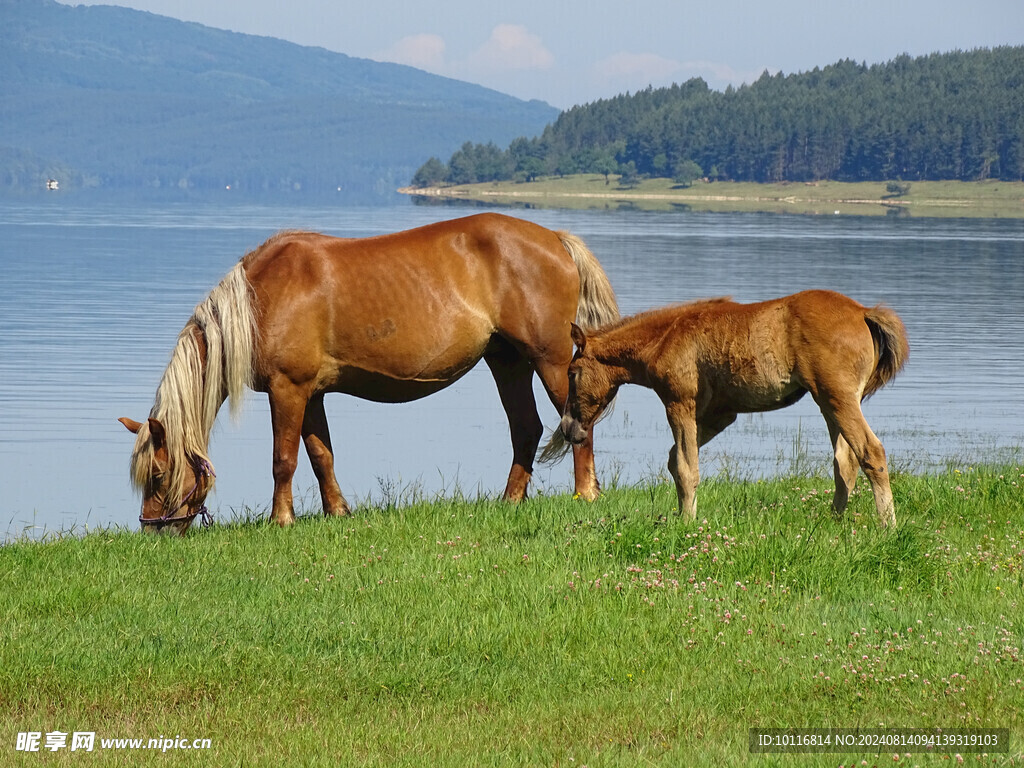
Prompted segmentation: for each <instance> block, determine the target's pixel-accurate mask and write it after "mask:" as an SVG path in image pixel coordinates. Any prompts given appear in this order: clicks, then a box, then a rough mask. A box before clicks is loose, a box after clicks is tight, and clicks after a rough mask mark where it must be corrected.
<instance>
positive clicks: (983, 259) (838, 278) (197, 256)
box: [0, 203, 1024, 537]
mask: <svg viewBox="0 0 1024 768" xmlns="http://www.w3.org/2000/svg"><path fill="white" fill-rule="evenodd" d="M470 212H471V211H469V210H465V209H456V208H439V207H420V206H414V205H411V204H410V205H402V206H396V207H388V208H363V209H352V208H348V209H335V208H295V209H290V208H280V207H189V206H169V207H165V208H154V207H144V208H131V209H127V208H124V207H115V206H106V207H104V206H92V207H76V206H73V205H72V206H68V205H65V204H61V203H50V204H48V205H45V206H43V207H39V206H35V205H33V206H31V207H30V206H27V205H13V204H4V205H0V243H2V245H0V270H2V280H0V535H3V534H4V532H5V531H6V535H7V536H8V537H10V536H18V535H22V534H23V533H24V534H28V535H39V533H40V532H41V531H60V530H67V529H76V530H83V529H85V528H93V527H97V526H104V525H111V524H113V525H125V526H130V527H136V526H137V522H136V520H137V517H138V512H139V509H138V499H137V498H136V496H135V495H134V493H133V491H132V489H131V487H130V485H129V483H128V457H129V454H130V452H131V447H132V441H133V436H131V435H129V434H128V432H126V431H125V430H124V428H123V427H122V426H121V425H120V424H118V423H117V421H116V419H117V417H119V416H131V417H133V418H136V419H142V418H144V417H145V416H146V415H147V414H148V412H149V409H150V406H151V405H152V399H153V394H154V392H155V389H156V386H157V383H158V382H159V379H160V375H161V373H162V371H163V368H164V366H165V365H166V363H167V360H168V357H169V354H170V351H171V348H172V346H173V344H174V340H175V338H176V336H177V334H178V332H179V331H180V329H181V327H182V326H183V325H184V323H185V321H186V320H187V319H188V317H189V315H190V313H191V310H192V307H193V306H194V305H195V304H196V303H198V302H199V301H200V300H201V299H202V298H203V297H204V296H205V294H206V293H207V292H208V291H209V290H210V288H212V287H213V286H214V285H215V284H216V283H217V282H218V281H219V280H220V278H221V277H222V276H223V275H224V273H225V272H227V271H228V269H230V267H231V266H232V265H233V264H234V263H235V262H236V261H237V260H238V258H240V257H241V256H242V254H244V253H245V252H246V251H247V250H249V249H251V248H253V247H255V246H256V245H258V244H259V243H260V242H262V241H263V240H264V239H266V238H267V237H268V236H269V235H271V234H272V233H273V232H275V231H277V230H278V229H283V228H310V229H316V230H320V231H323V232H327V233H329V234H334V235H341V236H348V237H358V236H365V235H373V234H379V233H383V232H391V231H397V230H401V229H407V228H409V227H414V226H418V225H421V224H426V223H428V222H431V221H436V220H439V219H445V218H454V217H456V216H460V215H464V214H467V213H470ZM513 215H516V216H521V217H523V218H527V219H531V220H533V221H536V222H538V223H540V224H542V225H544V226H547V227H549V228H552V229H569V230H571V231H573V232H575V233H576V234H578V235H580V236H582V237H583V238H584V239H585V240H586V241H587V243H588V245H589V246H590V247H591V249H592V250H593V251H594V252H595V253H596V254H597V256H598V258H599V259H600V260H601V261H602V263H603V265H604V266H605V269H606V270H607V272H608V274H609V276H610V278H611V280H612V283H613V285H614V286H615V288H616V291H617V293H618V296H619V300H620V304H621V306H622V309H623V311H624V312H625V313H632V312H635V311H638V310H641V309H646V308H650V307H653V306H658V305H662V304H667V303H672V302H679V301H687V300H691V299H696V298H702V297H710V296H719V295H726V294H728V295H732V296H733V297H735V298H736V299H737V300H739V301H757V300H761V299H766V298H771V297H775V296H781V295H784V294H787V293H792V292H794V291H797V290H801V289H804V288H812V287H816V288H830V289H834V290H838V291H841V292H843V293H847V294H849V295H850V296H852V297H854V298H855V299H857V300H858V301H861V302H862V303H865V304H874V303H879V302H884V303H886V304H889V305H890V306H892V307H894V308H895V309H896V310H897V311H898V312H899V313H900V315H901V316H902V318H903V320H904V322H905V323H906V326H907V330H908V334H909V337H910V343H911V358H910V362H909V364H908V365H907V367H906V369H905V370H904V373H903V374H902V375H901V376H900V377H899V378H898V379H897V380H896V382H895V383H894V384H893V385H892V386H890V387H889V388H887V389H885V390H883V391H882V392H880V393H879V394H877V395H876V396H875V397H874V398H872V399H871V400H870V401H869V402H868V403H867V404H866V406H865V413H866V415H867V418H868V421H869V423H870V424H871V425H872V427H873V428H874V430H875V431H876V433H878V435H879V437H880V438H881V439H882V441H883V443H884V444H885V446H886V449H887V450H888V453H889V456H890V461H891V463H892V465H893V467H894V468H896V469H900V468H906V469H914V470H923V471H927V470H929V469H935V468H942V467H944V466H947V465H950V464H953V465H967V464H970V463H972V462H980V461H997V460H1009V461H1016V460H1020V457H1021V451H1020V446H1022V445H1024V381H1022V378H1021V372H1022V370H1024V344H1022V339H1024V221H1021V220H1012V221H1011V220H929V219H922V220H917V219H909V218H902V217H901V218H870V219H869V218H846V217H839V216H834V217H833V216H829V217H798V216H782V215H761V214H697V213H637V212H627V211H615V210H609V211H585V212H566V211H540V210H518V211H514V212H513ZM539 401H540V402H541V415H542V418H543V419H544V422H545V424H546V425H547V426H548V427H549V428H552V427H554V426H555V425H556V424H557V422H558V415H557V413H556V412H555V410H554V409H553V408H551V407H550V406H549V405H548V404H547V401H546V399H541V398H539ZM327 411H328V417H329V419H330V422H331V428H332V436H333V438H334V443H335V446H336V449H337V454H338V456H337V468H338V479H339V482H340V483H341V486H342V489H343V490H344V492H345V493H346V495H347V496H348V498H349V501H350V502H356V503H358V502H360V501H366V500H368V499H372V500H376V501H381V500H391V499H393V498H394V497H395V496H396V495H401V494H402V493H405V494H409V493H413V492H422V493H425V494H427V495H432V494H435V493H438V492H445V493H449V494H451V493H454V492H456V491H461V492H462V493H464V494H467V495H476V494H477V493H484V494H492V495H493V494H498V493H500V491H501V489H502V488H503V487H504V482H505V478H506V475H507V472H508V466H509V463H510V461H511V448H510V446H509V443H508V429H507V425H506V422H505V419H504V413H503V412H502V410H501V407H500V404H499V402H498V398H497V393H496V390H495V388H494V384H493V382H492V381H491V378H490V376H489V374H488V372H487V370H486V367H485V366H483V365H482V364H481V365H480V366H479V367H478V368H476V369H474V370H473V371H472V372H471V373H470V374H469V375H467V376H466V377H465V378H464V379H463V380H461V381H460V382H458V383H457V384H456V385H454V386H453V387H451V388H449V389H448V390H445V391H443V392H441V393H439V394H437V395H434V396H432V397H430V398H427V399H425V400H420V401H418V402H416V403H411V404H405V405H380V404H374V403H368V402H364V401H360V400H356V399H355V398H351V397H346V396H343V395H332V396H329V397H328V398H327ZM596 440H597V451H598V472H599V475H600V477H601V479H602V481H603V482H605V483H606V484H607V483H609V482H612V481H613V480H614V479H617V480H618V482H623V483H624V482H635V481H638V480H643V479H647V478H650V477H652V476H655V475H659V474H663V473H664V472H665V469H664V468H665V461H666V458H667V455H668V448H669V444H670V437H669V433H668V427H667V424H666V421H665V416H664V411H663V409H662V406H661V404H660V402H659V401H658V400H657V398H656V397H655V396H654V394H653V393H652V392H650V391H649V390H643V389H640V388H637V387H626V388H624V389H623V390H622V392H621V395H620V398H619V402H618V405H617V407H616V410H615V412H614V414H613V415H612V416H611V417H610V418H608V419H607V420H605V421H604V422H603V423H602V424H601V425H600V426H599V428H598V432H597V438H596ZM828 447H829V446H828V436H827V433H826V430H825V426H824V422H823V421H822V419H821V417H820V414H818V412H817V411H816V409H815V406H814V403H813V402H812V401H811V399H810V398H805V399H804V400H803V401H801V402H800V403H798V404H797V405H795V406H793V407H792V408H789V409H787V410H784V411H777V412H774V413H770V414H764V415H753V416H741V417H740V419H739V420H738V421H737V423H736V424H735V425H734V426H732V427H730V428H729V429H728V430H726V432H725V433H724V434H722V435H720V436H719V437H718V438H716V439H715V440H714V441H713V442H712V443H710V444H709V445H708V446H706V448H705V449H704V451H703V453H702V474H703V475H704V476H705V477H706V476H708V475H711V474H714V473H716V472H728V473H730V474H731V475H736V476H741V477H759V476H766V475H771V474H777V473H782V472H787V471H790V470H792V469H802V468H805V467H808V466H809V467H810V468H812V469H813V468H828V467H830V466H831V465H830V458H829V454H828ZM211 456H212V459H213V462H214V464H215V465H216V467H217V475H218V480H217V488H216V491H215V492H214V494H212V495H211V498H210V507H211V509H213V510H214V511H215V512H217V513H219V515H220V516H221V517H222V518H223V517H230V516H231V515H232V513H233V512H235V511H239V512H240V511H243V510H247V509H256V510H261V511H265V510H266V509H267V506H268V504H269V501H270V495H271V490H272V481H271V477H270V459H271V433H270V420H269V408H268V406H267V400H266V397H265V396H264V395H260V394H253V393H250V395H249V397H248V399H247V401H246V406H245V409H244V411H243V414H242V416H241V418H240V420H239V421H238V422H237V423H234V422H232V421H231V419H230V418H229V416H228V414H227V409H226V408H225V409H224V411H223V412H222V415H221V418H220V420H219V422H218V427H217V428H216V429H215V432H214V437H213V442H212V445H211ZM570 464H571V462H569V461H568V460H566V461H564V462H563V463H561V464H559V465H557V466H555V467H553V468H550V469H547V468H544V469H540V470H539V471H538V473H537V476H536V477H535V480H536V483H535V487H534V489H533V490H534V492H535V493H536V492H538V491H540V492H545V493H556V492H562V491H565V490H568V489H569V488H570V475H571V466H570ZM295 487H296V494H297V499H298V500H299V501H300V502H301V501H302V500H304V499H305V500H308V501H309V503H310V505H317V504H318V503H319V499H318V496H317V494H316V493H314V489H315V481H314V479H313V475H312V472H311V470H310V469H309V464H308V461H307V460H306V459H305V457H304V456H302V457H301V458H300V470H299V472H298V474H297V476H296V480H295Z"/></svg>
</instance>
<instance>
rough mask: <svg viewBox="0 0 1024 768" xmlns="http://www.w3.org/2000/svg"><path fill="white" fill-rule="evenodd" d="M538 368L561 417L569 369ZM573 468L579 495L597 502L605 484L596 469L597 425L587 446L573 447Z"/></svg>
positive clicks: (553, 365)
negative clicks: (601, 481) (595, 434)
mask: <svg viewBox="0 0 1024 768" xmlns="http://www.w3.org/2000/svg"><path fill="white" fill-rule="evenodd" d="M536 368H537V375H538V376H539V377H540V380H541V383H542V384H543V385H544V389H545V391H546V392H547V393H548V397H549V398H551V403H552V405H554V406H555V408H556V409H557V410H558V413H559V414H561V413H562V412H564V411H565V401H566V400H567V399H568V398H569V375H568V366H567V365H559V364H557V363H549V362H547V361H546V360H540V361H537V363H536ZM572 467H573V479H574V481H575V488H574V490H575V492H576V495H577V496H579V497H580V498H581V499H586V500H587V501H593V500H594V499H596V498H597V497H598V496H600V495H601V484H600V483H599V482H598V481H597V471H596V470H595V469H594V426H593V425H591V426H590V429H588V430H587V436H586V438H585V439H584V440H583V442H581V443H577V444H575V445H573V447H572Z"/></svg>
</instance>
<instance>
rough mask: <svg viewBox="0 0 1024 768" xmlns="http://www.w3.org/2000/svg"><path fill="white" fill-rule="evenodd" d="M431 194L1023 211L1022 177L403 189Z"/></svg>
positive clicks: (773, 207)
mask: <svg viewBox="0 0 1024 768" xmlns="http://www.w3.org/2000/svg"><path fill="white" fill-rule="evenodd" d="M401 191H403V192H407V193H409V194H421V195H426V196H428V197H441V198H448V197H451V198H456V199H464V200H480V201H487V202H490V203H495V204H505V205H531V206H536V207H550V208H572V209H588V208H613V209H617V208H624V209H636V210H661V211H670V210H694V211H767V212H772V213H802V214H817V215H835V214H837V213H838V214H842V215H848V216H849V215H856V216H886V215H889V216H901V215H905V216H916V217H974V218H1020V217H1024V182H1005V181H982V182H959V181H915V182H911V183H910V191H909V193H908V194H906V195H903V196H900V197H893V196H892V195H890V194H889V193H888V192H887V191H886V184H885V182H858V183H844V182H837V181H820V182H815V183H809V184H802V183H783V184H755V183H752V182H728V181H719V182H713V183H704V182H697V183H695V184H694V185H693V186H691V187H687V188H681V187H679V186H678V185H676V184H675V183H674V182H673V181H672V180H671V179H645V180H643V181H641V182H640V183H639V184H638V185H637V186H636V187H630V188H626V187H622V186H620V185H619V183H618V179H616V177H614V176H613V177H611V179H610V183H608V184H606V183H605V178H604V176H600V175H578V176H566V177H563V178H553V177H552V178H544V179H540V180H538V181H534V182H530V183H515V182H492V183H486V184H466V185H460V186H451V187H442V188H431V189H428V190H413V189H406V190H401Z"/></svg>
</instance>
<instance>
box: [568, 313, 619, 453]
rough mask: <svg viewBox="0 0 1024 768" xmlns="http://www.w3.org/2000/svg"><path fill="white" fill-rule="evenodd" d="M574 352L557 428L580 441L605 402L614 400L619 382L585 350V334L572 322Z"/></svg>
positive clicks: (599, 414)
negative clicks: (564, 400)
mask: <svg viewBox="0 0 1024 768" xmlns="http://www.w3.org/2000/svg"><path fill="white" fill-rule="evenodd" d="M572 340H573V343H574V344H575V345H576V354H575V355H574V356H573V358H572V362H571V363H570V364H569V399H568V400H567V401H566V403H565V411H563V413H562V422H561V424H559V427H558V428H559V429H560V430H561V431H562V434H563V435H564V436H565V439H566V440H568V441H569V442H570V443H573V444H574V445H575V444H578V443H582V442H583V441H584V440H585V439H586V437H587V433H588V432H589V431H590V430H591V428H593V426H594V423H595V422H596V421H597V420H598V419H600V418H601V414H602V413H604V410H605V408H607V407H608V404H609V403H611V401H612V400H614V399H615V395H616V393H617V392H618V391H619V384H618V382H616V381H613V379H612V377H611V375H610V374H609V371H608V368H607V367H606V366H605V365H604V363H602V362H601V361H599V360H598V359H597V358H596V357H594V356H593V355H592V354H589V353H588V351H587V335H586V334H585V333H584V332H583V329H582V328H580V327H579V326H578V325H576V323H573V324H572Z"/></svg>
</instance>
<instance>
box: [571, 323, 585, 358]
mask: <svg viewBox="0 0 1024 768" xmlns="http://www.w3.org/2000/svg"><path fill="white" fill-rule="evenodd" d="M571 325H572V343H573V344H575V345H576V348H577V349H578V350H579V351H580V352H582V351H583V350H584V349H585V348H586V346H587V334H585V333H584V332H583V329H582V328H580V327H579V326H578V325H576V323H571Z"/></svg>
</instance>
